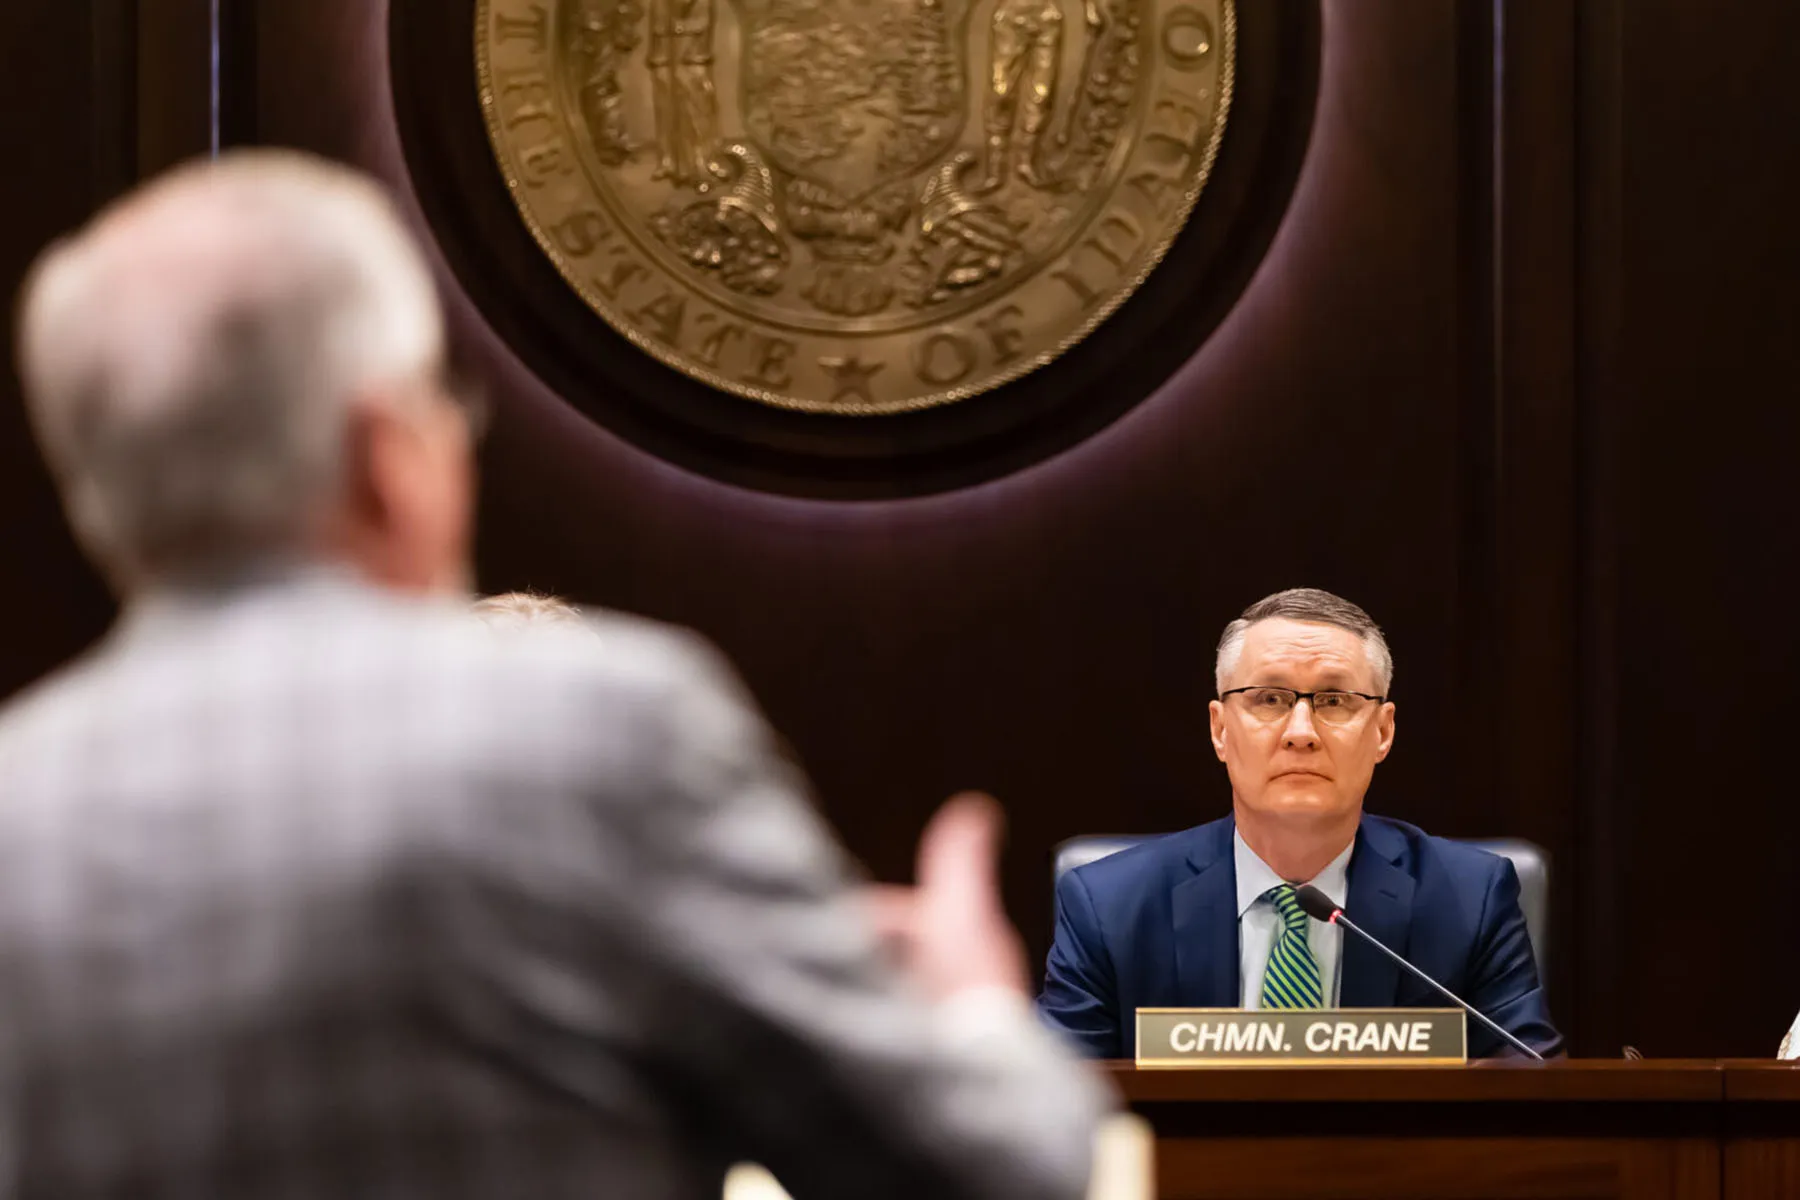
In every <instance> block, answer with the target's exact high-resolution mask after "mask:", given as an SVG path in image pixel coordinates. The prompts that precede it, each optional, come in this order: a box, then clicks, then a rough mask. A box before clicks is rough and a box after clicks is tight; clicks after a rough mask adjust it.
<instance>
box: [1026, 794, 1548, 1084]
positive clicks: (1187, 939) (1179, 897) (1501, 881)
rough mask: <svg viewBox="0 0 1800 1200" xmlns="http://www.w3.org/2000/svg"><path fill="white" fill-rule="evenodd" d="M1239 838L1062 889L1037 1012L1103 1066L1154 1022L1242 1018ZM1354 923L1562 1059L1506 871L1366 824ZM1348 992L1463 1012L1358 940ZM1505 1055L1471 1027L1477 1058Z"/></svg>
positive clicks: (1175, 849)
mask: <svg viewBox="0 0 1800 1200" xmlns="http://www.w3.org/2000/svg"><path fill="white" fill-rule="evenodd" d="M1234 828H1235V826H1234V824H1233V822H1232V819H1231V818H1230V817H1226V818H1225V819H1224V820H1221V821H1213V822H1211V823H1209V824H1206V825H1200V826H1196V827H1195V828H1193V829H1189V830H1186V831H1184V832H1182V833H1175V834H1170V835H1169V836H1168V837H1162V838H1157V839H1156V840H1154V841H1150V842H1145V843H1144V844H1142V845H1139V846H1134V847H1132V848H1131V849H1129V850H1122V851H1120V852H1119V853H1117V854H1114V855H1111V856H1109V857H1107V858H1103V859H1101V860H1099V861H1098V862H1092V863H1089V864H1087V865H1086V866H1084V867H1077V868H1076V869H1075V870H1073V871H1070V872H1069V873H1068V874H1066V875H1064V876H1063V877H1062V879H1061V880H1060V881H1058V883H1057V887H1056V941H1055V943H1054V944H1053V945H1052V946H1051V948H1050V962H1049V967H1048V970H1047V972H1046V975H1045V979H1044V991H1043V994H1042V995H1041V996H1040V997H1039V998H1038V1007H1039V1009H1040V1010H1041V1011H1042V1012H1043V1014H1044V1016H1045V1017H1046V1018H1047V1019H1048V1020H1049V1021H1050V1023H1051V1024H1052V1025H1055V1026H1057V1027H1058V1028H1060V1029H1061V1030H1063V1031H1064V1032H1065V1033H1067V1034H1068V1035H1069V1036H1070V1038H1071V1039H1073V1040H1074V1041H1075V1042H1076V1043H1077V1044H1078V1045H1079V1046H1080V1047H1081V1048H1082V1049H1083V1050H1085V1052H1086V1053H1088V1054H1089V1055H1091V1056H1092V1057H1094V1058H1130V1057H1131V1056H1132V1053H1133V1042H1134V1040H1135V1036H1134V1032H1133V1022H1134V1015H1135V1013H1136V1010H1137V1009H1139V1008H1151V1007H1171V1008H1237V1007H1239V1005H1240V1003H1241V1001H1242V995H1243V989H1242V986H1241V983H1240V981H1239V979H1238V958H1239V954H1238V913H1237V865H1236V861H1235V856H1234V855H1233V853H1232V831H1233V829H1234ZM1344 912H1345V914H1346V915H1348V916H1349V918H1350V919H1351V920H1353V921H1355V922H1356V923H1357V924H1358V925H1360V926H1362V928H1364V929H1366V930H1367V931H1368V932H1369V933H1371V934H1373V935H1374V936H1375V937H1377V938H1379V939H1380V940H1381V941H1382V942H1384V943H1385V944H1386V945H1388V946H1390V947H1392V948H1393V949H1394V950H1395V951H1397V952H1398V953H1400V954H1402V955H1404V956H1405V957H1406V958H1407V959H1408V960H1410V961H1411V962H1412V963H1413V964H1414V965H1415V966H1417V967H1418V968H1419V969H1420V970H1422V971H1424V972H1425V973H1426V974H1427V975H1430V976H1431V977H1432V978H1433V979H1435V980H1437V981H1438V982H1439V983H1441V984H1443V985H1444V986H1445V987H1447V988H1449V989H1450V990H1451V991H1453V992H1455V993H1456V994H1457V995H1459V996H1461V997H1462V998H1463V999H1464V1000H1467V1001H1468V1002H1469V1003H1470V1004H1472V1005H1474V1006H1475V1007H1476V1008H1477V1009H1479V1010H1480V1011H1482V1012H1484V1013H1486V1014H1487V1015H1488V1016H1489V1017H1491V1018H1493V1020H1494V1022H1495V1023H1496V1024H1498V1025H1500V1026H1501V1027H1502V1028H1504V1029H1506V1030H1507V1031H1508V1032H1510V1033H1512V1034H1513V1035H1514V1036H1516V1037H1518V1038H1519V1039H1521V1040H1522V1041H1524V1042H1525V1044H1526V1045H1528V1046H1531V1047H1533V1048H1534V1049H1536V1050H1538V1051H1539V1052H1541V1053H1542V1054H1544V1055H1545V1056H1546V1057H1547V1056H1549V1055H1551V1054H1553V1053H1556V1052H1559V1051H1560V1050H1561V1049H1562V1037H1561V1035H1560V1034H1558V1033H1557V1032H1556V1029H1555V1028H1554V1027H1553V1026H1552V1025H1551V1024H1550V1012H1549V1009H1548V1008H1547V1007H1546V1005H1545V1003H1544V992H1543V989H1542V988H1541V987H1540V986H1539V984H1538V975H1537V964H1536V962H1535V961H1534V960H1533V959H1532V956H1531V935H1530V934H1529V933H1527V932H1526V929H1525V914H1524V912H1523V911H1522V910H1521V909H1520V908H1519V876H1518V873H1517V872H1516V871H1514V870H1513V865H1512V864H1511V863H1510V862H1508V861H1507V860H1506V859H1504V858H1501V857H1499V856H1498V855H1494V854H1489V853H1487V852H1486V851H1485V850H1477V849H1475V848H1473V847H1471V846H1464V845H1460V844H1458V843H1456V842H1451V841H1446V840H1445V839H1443V838H1435V837H1431V836H1429V835H1427V834H1425V833H1423V832H1421V831H1420V830H1418V829H1415V828H1413V827H1412V826H1411V825H1407V824H1404V823H1402V822H1400V821H1390V820H1387V819H1386V818H1384V817H1371V816H1366V815H1365V816H1364V817H1363V819H1362V824H1361V826H1360V827H1359V828H1358V830H1357V834H1356V849H1355V850H1354V851H1352V852H1351V855H1350V893H1349V900H1348V902H1347V903H1346V904H1345V905H1344ZM1338 978H1339V985H1338V1000H1339V1003H1340V1004H1341V1005H1342V1006H1343V1007H1345V1008H1443V1007H1448V1006H1449V1001H1447V1000H1445V999H1443V998H1442V997H1441V996H1439V995H1438V994H1437V993H1435V992H1433V991H1432V990H1431V989H1430V988H1428V987H1426V986H1425V984H1423V983H1421V982H1420V981H1419V980H1417V979H1414V978H1413V977H1412V976H1411V975H1408V974H1405V973H1404V972H1402V971H1401V970H1400V968H1399V967H1398V966H1396V965H1395V964H1394V963H1393V962H1391V961H1390V960H1388V959H1387V958H1386V957H1384V956H1383V955H1382V954H1381V953H1380V952H1379V951H1377V950H1376V949H1374V948H1373V947H1371V946H1369V945H1366V944H1365V943H1363V942H1362V941H1361V940H1360V939H1358V938H1357V937H1356V936H1355V935H1354V934H1351V933H1348V932H1346V933H1345V934H1344V940H1343V958H1342V959H1341V960H1340V962H1339V966H1338ZM1506 1049H1508V1048H1507V1047H1506V1044H1505V1043H1504V1042H1502V1041H1501V1040H1500V1038H1499V1037H1497V1036H1496V1035H1494V1034H1493V1033H1491V1032H1489V1031H1488V1030H1487V1029H1486V1028H1485V1027H1483V1026H1482V1025H1480V1024H1479V1023H1477V1022H1475V1021H1474V1020H1471V1021H1470V1022H1469V1055H1470V1057H1472V1058H1478V1057H1485V1056H1488V1055H1494V1054H1499V1053H1502V1052H1504V1051H1505V1050H1506ZM1514 1053H1516V1051H1514Z"/></svg>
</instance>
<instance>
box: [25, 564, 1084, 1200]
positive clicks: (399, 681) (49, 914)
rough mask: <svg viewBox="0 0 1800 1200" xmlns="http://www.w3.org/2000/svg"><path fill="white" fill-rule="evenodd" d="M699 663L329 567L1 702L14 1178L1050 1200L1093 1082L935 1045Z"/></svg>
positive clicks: (156, 620) (824, 849)
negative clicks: (742, 1163) (494, 625)
mask: <svg viewBox="0 0 1800 1200" xmlns="http://www.w3.org/2000/svg"><path fill="white" fill-rule="evenodd" d="M847 880H848V872H847V870H846V864H845V863H844V861H843V860H842V859H841V857H840V854H839V852H838V851H837V850H836V849H835V848H834V844H833V843H832V841H831V840H830V838H829V836H828V835H827V833H826V831H825V830H824V829H823V828H822V826H821V824H820V823H819V822H818V821H817V819H816V818H815V816H814V815H813V814H812V812H811V811H810V809H809V807H808V805H807V803H806V802H805V799H804V797H803V794H802V784H801V781H800V780H799V779H798V778H797V777H796V775H795V773H794V772H793V771H791V770H790V769H789V768H787V767H786V766H784V765H783V764H782V762H781V761H780V759H779V757H778V755H777V754H776V753H774V751H773V750H772V748H771V744H770V737H769V735H768V734H767V732H766V731H765V729H764V728H763V726H762V725H761V723H760V721H759V720H758V719H757V718H756V716H755V715H754V714H753V713H752V711H751V709H750V708H749V706H748V705H747V704H746V703H745V702H744V700H742V699H741V698H740V697H739V695H738V693H737V690H736V688H735V685H734V684H733V683H732V681H731V679H730V676H729V675H728V673H727V672H726V671H725V670H724V669H723V668H722V666H721V664H720V663H719V662H718V661H717V660H716V658H715V657H714V656H712V655H711V654H710V652H708V651H707V650H705V649H704V648H703V647H702V646H700V645H699V644H698V643H697V642H695V641H694V640H692V639H690V638H688V637H687V636H686V635H683V634H679V633H676V632H673V631H670V630H667V629H663V628H660V627H656V626H652V625H650V624H648V623H644V622H637V621H630V620H627V619H624V618H596V619H595V622H594V625H593V627H592V628H591V629H583V628H562V629H559V628H532V629H525V630H518V631H513V632H506V633H500V632H495V631H492V630H489V629H486V628H484V627H481V626H479V625H477V624H476V623H475V622H474V621H473V619H472V618H469V617H467V616H466V615H464V614H463V613H462V612H461V611H460V608H459V607H452V606H448V605H436V604H426V603H421V602H417V601H411V600H405V599H401V598H396V597H391V596H388V595H386V594H383V593H379V592H376V591H374V590H372V589H369V588H367V587H364V586H362V585H359V584H357V583H354V582H352V581H350V580H348V579H346V578H342V577H332V576H329V575H312V576H305V577H295V578H290V579H282V580H277V581H265V582H264V583H263V584H261V585H258V586H254V587H240V588H236V589H231V590H229V591H220V592H216V593H211V594H200V593H188V594H186V595H182V596H174V597H164V598H161V599H159V600H156V601H152V602H147V603H145V604H142V605H140V606H138V607H137V608H136V609H134V610H133V611H132V612H131V613H130V614H129V615H128V617H127V618H126V620H124V621H123V622H122V623H121V627H120V628H119V629H118V630H117V631H115V633H114V634H113V635H112V636H111V637H110V638H109V640H108V641H107V642H106V643H104V644H103V645H102V647H101V648H100V649H99V650H98V651H97V652H96V653H94V654H93V655H91V656H90V657H89V658H88V659H87V660H85V661H84V662H82V663H79V664H77V665H76V666H74V667H73V668H71V669H70V670H68V671H66V672H64V673H63V674H62V675H60V676H59V677H57V678H55V679H53V680H51V681H49V682H48V683H46V684H45V685H42V686H40V687H39V688H38V689H36V690H35V691H34V692H33V693H31V694H29V695H28V696H26V697H25V698H23V699H21V700H20V701H19V702H17V703H15V704H14V705H12V706H11V707H10V708H9V709H8V710H7V711H6V712H5V713H4V715H3V716H0V1190H4V1191H6V1192H8V1193H9V1194H10V1195H12V1196H14V1197H18V1198H20V1200H37V1198H44V1197H69V1198H77V1197H140V1196H142V1197H152V1196H154V1197H162V1196H168V1197H184V1198H194V1200H205V1198H209V1197H235V1198H252V1200H258V1198H262V1197H304V1198H309V1200H326V1198H349V1197H357V1198H360V1197H394V1198H401V1197H418V1198H420V1200H458V1198H461V1197H484V1198H485V1197H518V1198H521V1200H527V1198H531V1200H538V1198H541V1200H551V1198H556V1197H582V1198H584V1200H589V1198H594V1197H715V1196H717V1194H718V1188H719V1183H720V1179H721V1176H722V1174H723V1170H724V1167H725V1166H726V1165H727V1164H728V1163H729V1162H731V1161H733V1160H737V1159H753V1160H756V1161H760V1162H763V1163H765V1164H766V1165H768V1166H769V1167H770V1168H771V1169H773V1170H774V1171H775V1172H776V1174H777V1175H778V1176H780V1177H781V1178H782V1180H783V1182H784V1183H785V1184H787V1186H788V1187H789V1189H790V1190H791V1191H792V1192H793V1194H794V1195H795V1196H796V1197H798V1198H801V1200H805V1198H807V1197H858V1198H860V1197H886V1196H896V1197H897V1196H907V1197H934V1198H936V1197H945V1198H948V1197H957V1196H970V1197H976V1196H980V1197H1003V1198H1013V1197H1018V1198H1026V1197H1073V1196H1077V1195H1079V1194H1080V1193H1081V1191H1082V1183H1083V1181H1084V1179H1085V1174H1086V1170H1087V1155H1088V1147H1089V1138H1090V1132H1091V1128H1092V1123H1093V1121H1094V1120H1095V1118H1096V1114H1097V1110H1098V1108H1099V1099H1098V1096H1097V1094H1096V1091H1095V1085H1094V1083H1093V1081H1092V1080H1090V1078H1089V1077H1088V1076H1087V1075H1086V1074H1085V1073H1084V1072H1083V1071H1082V1069H1081V1068H1080V1067H1079V1066H1078V1065H1077V1064H1075V1063H1074V1062H1072V1061H1071V1060H1069V1059H1067V1058H1066V1057H1064V1056H1063V1055H1062V1054H1061V1053H1060V1051H1059V1050H1058V1049H1056V1047H1055V1045H1054V1043H1053V1042H1052V1040H1051V1039H1050V1037H1049V1035H1048V1034H1047V1033H1046V1032H1045V1031H1043V1030H1041V1029H1038V1028H1036V1027H1034V1026H1033V1025H1032V1024H1031V1023H1030V1021H1029V1019H1028V1018H1021V1020H1020V1022H1019V1023H1018V1026H1017V1027H1007V1028H1004V1029H1001V1030H999V1031H998V1032H997V1034H996V1035H995V1036H991V1037H986V1038H983V1039H982V1040H981V1041H980V1042H979V1043H978V1044H973V1045H971V1044H958V1041H957V1039H956V1037H955V1036H954V1031H949V1030H946V1029H945V1028H943V1027H942V1026H943V1023H942V1020H941V1018H942V1015H943V1014H942V1012H941V1010H934V1009H932V1008H930V1007H929V1006H927V1005H926V1004H924V1003H923V1002H922V1001H920V1000H919V999H918V998H916V997H914V996H912V995H910V994H909V993H908V992H907V991H905V990H904V988H903V987H902V986H901V984H900V983H899V982H898V981H897V980H896V979H895V978H894V977H893V975H892V974H891V973H890V971H889V969H888V968H887V967H886V966H885V965H884V964H883V963H882V961H881V960H880V957H879V956H878V954H877V952H876V946H875V945H874V943H873V939H872V936H871V934H870V933H869V932H868V930H867V929H866V928H865V927H864V925H863V924H862V923H861V922H859V921H858V920H857V919H855V917H854V916H853V914H852V912H851V911H850V904H851V899H850V892H849V891H848V886H847Z"/></svg>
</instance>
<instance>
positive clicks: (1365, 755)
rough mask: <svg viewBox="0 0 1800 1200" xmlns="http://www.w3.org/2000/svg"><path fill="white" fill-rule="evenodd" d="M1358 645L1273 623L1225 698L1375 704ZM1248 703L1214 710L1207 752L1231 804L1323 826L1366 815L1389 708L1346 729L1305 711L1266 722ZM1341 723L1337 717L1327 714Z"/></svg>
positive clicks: (1385, 745)
mask: <svg viewBox="0 0 1800 1200" xmlns="http://www.w3.org/2000/svg"><path fill="white" fill-rule="evenodd" d="M1379 682H1380V681H1379V680H1378V679H1377V678H1376V676H1375V668H1374V667H1373V666H1372V665H1370V663H1369V659H1368V655H1367V654H1366V653H1365V649H1364V645H1363V640H1362V638H1360V637H1358V636H1357V635H1356V634H1354V633H1352V632H1350V631H1349V630H1347V629H1339V628H1338V627H1337V626H1335V625H1318V624H1314V623H1312V622H1309V621H1290V620H1287V619H1284V618H1271V619H1269V620H1266V621H1258V622H1257V623H1256V624H1255V625H1252V626H1251V627H1250V629H1249V631H1248V632H1247V633H1246V634H1245V636H1244V647H1243V651H1242V653H1241V654H1239V656H1238V660H1237V663H1236V665H1235V666H1234V667H1233V668H1232V671H1231V675H1230V678H1228V679H1227V680H1225V686H1224V688H1223V689H1222V690H1224V691H1230V690H1232V689H1234V688H1241V687H1252V686H1254V687H1275V688H1290V689H1292V690H1294V691H1297V692H1321V691H1334V690H1336V691H1345V692H1362V693H1365V694H1367V695H1371V696H1375V695H1380V694H1381V688H1380V687H1379V686H1378V685H1379ZM1253 701H1254V697H1253V696H1249V695H1243V694H1240V695H1234V696H1227V697H1226V698H1224V699H1223V700H1214V701H1213V702H1212V704H1211V706H1210V711H1211V715H1212V741H1213V749H1214V751H1215V752H1216V753H1217V754H1218V756H1219V760H1220V761H1221V762H1223V763H1224V764H1225V769H1226V771H1227V772H1229V774H1230V776H1231V791H1232V797H1233V799H1234V801H1235V802H1236V803H1237V804H1239V805H1242V806H1243V807H1244V808H1246V809H1248V810H1249V811H1250V812H1252V813H1255V814H1257V815H1259V816H1264V817H1268V818H1271V819H1279V820H1291V821H1296V822H1318V823H1322V824H1328V823H1331V822H1335V821H1338V820H1341V819H1343V818H1345V817H1347V816H1349V815H1351V814H1359V813H1360V812H1361V810H1362V801H1363V794H1364V793H1365V792H1367V791H1368V789H1369V779H1370V777H1371V776H1372V775H1374V773H1375V764H1376V763H1378V762H1380V761H1381V760H1382V759H1384V758H1386V757H1387V754H1388V749H1389V748H1390V747H1391V746H1392V745H1393V744H1394V706H1393V705H1392V704H1380V705H1377V704H1363V705H1361V708H1360V711H1358V712H1357V713H1356V714H1355V715H1354V716H1351V717H1349V718H1348V719H1345V720H1341V721H1339V722H1336V723H1333V722H1331V721H1328V720H1323V719H1320V717H1319V714H1318V713H1316V712H1315V711H1314V706H1313V704H1312V703H1310V702H1308V701H1301V702H1300V703H1297V704H1295V705H1294V706H1293V708H1292V709H1291V710H1290V711H1288V712H1286V713H1285V714H1282V715H1280V716H1277V717H1274V718H1271V717H1270V715H1269V713H1268V711H1267V710H1266V709H1263V710H1259V709H1258V707H1257V705H1256V704H1255V703H1254V702H1253ZM1331 715H1334V716H1335V715H1338V714H1331Z"/></svg>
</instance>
